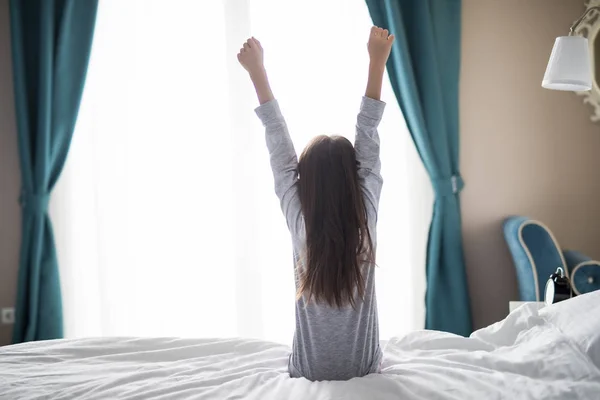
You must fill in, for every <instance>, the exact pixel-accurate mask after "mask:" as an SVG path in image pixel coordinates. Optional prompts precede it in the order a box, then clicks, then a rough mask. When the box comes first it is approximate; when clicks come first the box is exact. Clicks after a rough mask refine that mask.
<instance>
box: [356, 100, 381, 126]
mask: <svg viewBox="0 0 600 400" xmlns="http://www.w3.org/2000/svg"><path fill="white" fill-rule="evenodd" d="M383 110H385V103H384V102H383V101H381V100H375V99H372V98H370V97H366V96H363V98H362V103H361V104H360V113H361V114H362V115H364V116H365V117H367V118H370V119H373V120H376V121H380V120H381V117H382V116H383Z"/></svg>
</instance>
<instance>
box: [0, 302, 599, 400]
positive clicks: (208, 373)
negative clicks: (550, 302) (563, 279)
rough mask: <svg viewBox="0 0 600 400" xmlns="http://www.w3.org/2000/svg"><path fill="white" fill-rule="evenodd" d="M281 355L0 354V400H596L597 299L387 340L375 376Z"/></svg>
mask: <svg viewBox="0 0 600 400" xmlns="http://www.w3.org/2000/svg"><path fill="white" fill-rule="evenodd" d="M289 351H290V350H289V348H288V347H287V346H283V345H279V344H274V343H268V342H261V341H256V340H243V339H219V340H209V339H196V340H194V339H164V338H163V339H156V338H155V339H149V338H148V339H143V338H99V339H79V340H59V341H49V342H37V343H27V344H21V345H16V346H7V347H0V399H10V400H17V399H81V400H87V399H128V400H132V399H228V398H231V399H234V398H235V399H386V400H387V399H456V400H465V399H510V400H515V399H585V400H590V399H600V292H596V293H592V294H588V295H584V296H579V297H577V298H575V299H573V300H569V301H566V302H563V303H559V304H557V305H554V306H551V307H546V308H544V309H541V310H538V306H536V305H525V306H523V307H521V308H520V309H518V310H517V311H515V312H513V313H512V314H510V315H509V316H508V317H507V318H506V319H505V320H504V321H502V322H499V323H497V324H494V325H492V326H490V327H488V328H485V329H482V330H479V331H477V332H475V333H474V334H473V335H472V336H471V338H462V337H458V336H454V335H451V334H447V333H441V332H432V331H420V332H414V333H411V334H409V335H407V336H405V337H403V338H396V339H392V340H390V341H389V342H388V343H387V345H386V348H385V350H384V354H385V355H384V362H383V373H382V374H380V375H369V376H366V377H363V378H355V379H352V380H350V381H346V382H314V383H313V382H309V381H307V380H306V379H291V378H290V377H289V376H288V375H287V369H286V366H287V359H288V354H289Z"/></svg>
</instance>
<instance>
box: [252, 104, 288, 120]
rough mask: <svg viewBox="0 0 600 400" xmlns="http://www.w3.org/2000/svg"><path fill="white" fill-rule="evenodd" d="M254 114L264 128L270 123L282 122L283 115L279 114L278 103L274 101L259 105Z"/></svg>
mask: <svg viewBox="0 0 600 400" xmlns="http://www.w3.org/2000/svg"><path fill="white" fill-rule="evenodd" d="M254 112H255V113H256V115H257V116H258V118H260V120H261V121H262V123H263V125H265V126H267V125H268V124H270V123H273V122H279V121H282V120H283V115H282V114H281V110H280V109H279V103H278V102H277V100H276V99H273V100H271V101H268V102H266V103H265V104H261V105H260V106H258V107H257V108H256V109H255V110H254Z"/></svg>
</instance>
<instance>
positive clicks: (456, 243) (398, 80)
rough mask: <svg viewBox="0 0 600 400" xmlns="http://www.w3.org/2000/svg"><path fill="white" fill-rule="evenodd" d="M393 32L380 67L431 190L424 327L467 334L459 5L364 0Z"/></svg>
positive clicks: (437, 0) (454, 0)
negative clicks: (383, 66)
mask: <svg viewBox="0 0 600 400" xmlns="http://www.w3.org/2000/svg"><path fill="white" fill-rule="evenodd" d="M367 6H368V8H369V13H370V15H371V18H372V20H373V23H374V24H375V25H377V26H381V27H385V28H388V29H389V30H390V32H391V33H393V34H395V35H396V43H395V44H394V47H393V49H392V53H391V56H390V59H389V60H388V64H387V70H388V74H389V77H390V81H391V83H392V87H393V89H394V93H395V95H396V98H397V100H398V102H399V104H400V108H401V109H402V112H403V113H404V117H405V119H406V123H407V125H408V128H409V131H410V133H411V136H412V139H413V141H414V143H415V145H416V147H417V150H418V152H419V155H420V157H421V159H422V160H423V163H424V165H425V168H426V169H427V172H428V174H429V176H430V179H431V183H432V185H433V188H434V191H435V203H434V207H433V218H432V222H431V226H430V230H429V242H428V245H427V265H426V275H427V292H426V300H425V301H426V321H425V327H426V328H427V329H434V330H442V331H448V332H453V333H456V334H461V335H468V334H470V333H471V330H472V325H471V311H470V301H469V293H468V287H467V279H466V271H465V263H464V257H463V248H462V232H461V218H460V200H459V193H460V191H461V189H462V188H463V186H464V183H463V181H462V178H461V176H460V172H459V120H458V100H459V97H458V82H459V70H460V40H461V1H460V0H367Z"/></svg>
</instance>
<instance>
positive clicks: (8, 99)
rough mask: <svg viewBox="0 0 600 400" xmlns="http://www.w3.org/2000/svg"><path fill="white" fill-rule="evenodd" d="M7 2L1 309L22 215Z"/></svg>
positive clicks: (9, 290)
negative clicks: (19, 200) (19, 199)
mask: <svg viewBox="0 0 600 400" xmlns="http://www.w3.org/2000/svg"><path fill="white" fill-rule="evenodd" d="M9 29H10V28H9V24H8V0H0V308H2V307H12V306H13V304H14V300H15V295H16V293H15V292H16V291H15V286H16V281H17V264H18V260H19V244H20V242H21V239H20V235H21V225H20V224H21V216H20V215H21V214H20V208H19V204H18V203H17V200H18V198H19V190H20V185H21V181H20V176H19V174H20V170H19V159H18V155H17V136H16V133H15V132H16V128H15V111H14V110H15V109H14V101H13V87H12V68H11V58H10V39H9V38H10V35H9ZM11 332H12V327H10V326H2V325H0V346H1V345H3V344H7V343H9V342H10V337H11Z"/></svg>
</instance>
